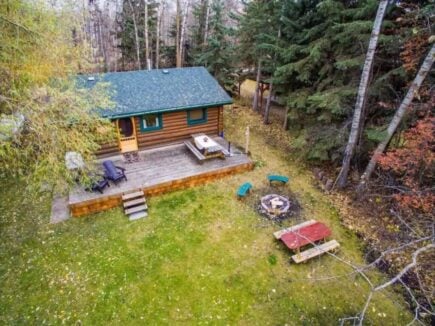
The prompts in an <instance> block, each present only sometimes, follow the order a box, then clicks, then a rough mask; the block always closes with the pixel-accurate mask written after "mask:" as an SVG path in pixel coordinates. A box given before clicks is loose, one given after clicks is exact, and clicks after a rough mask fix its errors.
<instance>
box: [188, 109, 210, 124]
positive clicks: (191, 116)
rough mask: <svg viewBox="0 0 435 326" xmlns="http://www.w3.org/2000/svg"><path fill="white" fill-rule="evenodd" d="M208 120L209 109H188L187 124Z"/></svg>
mask: <svg viewBox="0 0 435 326" xmlns="http://www.w3.org/2000/svg"><path fill="white" fill-rule="evenodd" d="M205 122H207V109H198V110H190V111H187V124H189V125H195V124H198V123H205Z"/></svg>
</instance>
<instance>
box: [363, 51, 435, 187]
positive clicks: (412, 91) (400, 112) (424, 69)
mask: <svg viewBox="0 0 435 326" xmlns="http://www.w3.org/2000/svg"><path fill="white" fill-rule="evenodd" d="M434 60H435V45H432V48H431V49H430V51H429V53H428V54H427V56H426V58H425V59H424V61H423V64H422V65H421V67H420V70H419V71H418V73H417V75H416V76H415V78H414V81H413V82H412V84H411V86H410V87H409V89H408V92H407V93H406V96H405V97H404V98H403V101H402V103H401V104H400V106H399V108H398V109H397V111H396V113H395V114H394V117H393V119H392V120H391V122H390V125H389V126H388V129H387V135H386V137H385V139H384V140H383V141H382V142H380V143H379V145H378V147H377V148H376V150H375V151H374V153H373V155H372V158H371V159H370V162H369V164H368V165H367V168H366V170H365V171H364V173H363V175H362V176H361V180H360V183H359V185H358V192H361V191H362V190H363V189H364V188H365V186H366V184H367V182H368V180H369V179H370V176H371V175H372V173H373V171H374V169H375V167H376V163H377V162H378V159H379V157H380V156H381V155H382V153H383V152H384V150H385V148H386V147H387V145H388V143H389V142H390V140H391V137H393V134H394V132H395V131H396V129H397V127H398V126H399V124H400V122H401V121H402V119H403V117H404V115H405V113H406V109H407V108H408V106H409V105H410V104H411V103H412V100H413V99H414V96H415V95H416V94H417V93H418V90H419V88H420V86H421V84H422V83H423V81H424V79H425V78H426V76H427V74H428V73H429V71H430V69H431V67H432V65H433V63H434Z"/></svg>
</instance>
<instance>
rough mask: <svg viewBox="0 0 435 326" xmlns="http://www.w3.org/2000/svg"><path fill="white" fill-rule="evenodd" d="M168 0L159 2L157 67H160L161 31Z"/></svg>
mask: <svg viewBox="0 0 435 326" xmlns="http://www.w3.org/2000/svg"><path fill="white" fill-rule="evenodd" d="M165 6H166V1H165V0H163V1H161V2H160V4H159V9H158V12H157V24H156V62H155V67H156V69H159V65H160V31H161V29H162V21H163V14H164V11H165Z"/></svg>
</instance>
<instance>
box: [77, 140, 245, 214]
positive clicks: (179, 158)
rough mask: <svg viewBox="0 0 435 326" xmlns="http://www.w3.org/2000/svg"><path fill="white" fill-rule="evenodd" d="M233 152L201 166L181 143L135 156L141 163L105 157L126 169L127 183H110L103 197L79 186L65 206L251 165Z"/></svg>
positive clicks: (224, 144) (78, 204) (221, 142)
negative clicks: (231, 154)
mask: <svg viewBox="0 0 435 326" xmlns="http://www.w3.org/2000/svg"><path fill="white" fill-rule="evenodd" d="M215 140H216V141H217V142H219V143H220V144H221V145H222V146H223V147H224V148H227V146H228V145H227V143H226V142H225V140H223V139H222V138H215ZM232 150H233V149H232ZM234 151H235V152H236V153H238V154H235V155H233V156H230V157H226V158H225V159H220V158H216V159H210V160H207V161H203V162H202V164H200V162H199V161H198V160H197V159H196V157H195V156H194V155H193V154H192V153H190V152H189V150H188V149H187V148H186V146H185V145H184V144H176V145H171V146H167V147H162V148H158V149H152V150H146V151H141V152H140V153H139V155H140V159H141V160H140V161H139V162H135V163H125V162H124V161H123V158H122V156H120V155H118V156H114V157H108V158H107V157H106V158H104V159H103V160H108V159H110V160H112V161H114V163H115V165H118V166H122V167H124V168H125V169H126V171H125V174H126V176H127V179H128V181H122V182H119V183H118V184H113V183H111V185H110V188H106V189H105V190H104V193H103V194H100V193H95V192H88V191H85V190H84V188H83V187H77V188H75V189H73V190H72V191H71V192H70V195H69V205H70V207H71V206H80V205H83V204H84V203H86V202H92V201H94V202H95V201H98V200H105V199H107V198H109V197H110V198H112V199H113V200H114V201H116V200H115V198H117V197H119V198H120V197H121V196H122V194H123V193H125V192H130V191H133V190H138V189H144V190H145V192H146V189H152V188H153V187H158V186H159V185H162V186H165V185H166V184H168V186H169V184H170V183H174V184H175V183H177V182H187V181H186V179H187V178H188V179H189V180H193V181H195V179H200V178H203V177H204V176H206V175H210V174H216V175H217V174H219V173H221V174H225V173H226V172H228V173H230V172H231V171H233V170H237V169H238V168H240V167H244V166H247V165H250V166H252V161H251V160H250V159H249V157H248V156H246V155H244V154H240V150H239V149H236V148H234ZM103 160H101V161H103ZM245 170H247V169H245ZM187 183H188V182H187ZM112 207H113V205H112ZM105 209H107V208H105Z"/></svg>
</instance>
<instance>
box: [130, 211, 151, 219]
mask: <svg viewBox="0 0 435 326" xmlns="http://www.w3.org/2000/svg"><path fill="white" fill-rule="evenodd" d="M147 216H148V213H147V212H137V213H133V214H131V215H129V217H128V220H129V221H135V220H138V219H141V218H143V217H147Z"/></svg>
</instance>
